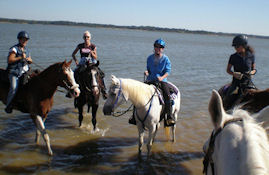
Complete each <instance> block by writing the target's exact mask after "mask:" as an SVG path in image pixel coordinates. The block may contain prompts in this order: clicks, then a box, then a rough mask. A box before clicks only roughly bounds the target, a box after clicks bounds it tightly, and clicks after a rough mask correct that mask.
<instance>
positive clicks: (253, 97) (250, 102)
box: [218, 84, 269, 113]
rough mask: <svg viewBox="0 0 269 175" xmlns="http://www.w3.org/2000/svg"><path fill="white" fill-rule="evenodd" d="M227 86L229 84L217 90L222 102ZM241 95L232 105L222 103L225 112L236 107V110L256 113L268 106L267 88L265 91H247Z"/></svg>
mask: <svg viewBox="0 0 269 175" xmlns="http://www.w3.org/2000/svg"><path fill="white" fill-rule="evenodd" d="M229 86H230V84H226V85H224V86H222V87H221V88H220V89H219V90H218V92H219V94H220V96H221V98H222V100H223V99H224V98H225V96H226V92H227V90H228V88H229ZM241 94H242V95H240V96H238V95H237V96H238V97H236V98H237V100H235V101H234V103H233V104H227V102H225V101H223V105H224V109H225V111H229V110H231V109H232V108H233V107H235V106H237V108H240V109H244V110H247V111H248V112H250V113H257V112H259V111H260V110H262V109H263V108H264V107H266V106H268V105H269V88H268V89H265V90H258V89H247V90H246V91H245V92H241ZM235 96H236V95H235Z"/></svg>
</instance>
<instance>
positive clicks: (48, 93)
mask: <svg viewBox="0 0 269 175" xmlns="http://www.w3.org/2000/svg"><path fill="white" fill-rule="evenodd" d="M71 62H72V60H71V61H69V62H66V61H64V62H60V63H55V64H53V65H51V66H49V67H48V68H46V69H45V70H44V71H42V72H41V73H40V74H38V75H36V76H34V77H32V78H31V79H30V80H29V82H28V83H27V84H25V85H23V86H22V87H19V89H18V92H17V94H16V96H15V98H14V100H13V107H14V109H17V110H19V111H21V112H24V113H29V114H30V116H31V118H32V120H33V122H34V123H35V126H36V128H37V130H36V139H35V141H36V143H37V144H39V139H40V135H41V134H42V136H43V139H44V141H45V143H46V145H47V149H48V154H49V155H53V152H52V150H51V147H50V139H49V135H48V133H47V132H46V129H45V125H44V122H45V120H46V117H47V115H48V113H49V111H50V110H51V108H52V105H53V95H54V94H55V91H56V90H57V87H58V86H61V87H64V88H66V89H67V90H69V91H71V92H72V94H73V95H74V96H76V97H77V96H79V94H80V90H79V88H78V87H79V85H78V84H77V83H76V82H75V79H74V73H73V71H72V70H71V68H70V65H71ZM4 73H5V71H4V70H3V69H2V70H1V71H0V74H4ZM1 77H3V75H1ZM8 91H9V83H8V82H5V81H2V82H1V83H0V100H1V101H2V102H3V103H4V104H6V99H7V94H8Z"/></svg>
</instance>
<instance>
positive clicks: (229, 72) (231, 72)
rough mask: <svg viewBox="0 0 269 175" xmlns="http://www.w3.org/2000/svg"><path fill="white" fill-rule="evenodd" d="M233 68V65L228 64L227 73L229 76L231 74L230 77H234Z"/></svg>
mask: <svg viewBox="0 0 269 175" xmlns="http://www.w3.org/2000/svg"><path fill="white" fill-rule="evenodd" d="M232 66H233V65H231V64H229V63H228V65H227V69H226V72H227V73H228V74H230V75H232V76H233V71H232Z"/></svg>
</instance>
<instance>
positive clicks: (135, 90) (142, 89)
mask: <svg viewBox="0 0 269 175" xmlns="http://www.w3.org/2000/svg"><path fill="white" fill-rule="evenodd" d="M121 81H122V87H123V88H124V89H125V90H126V91H128V93H129V96H131V97H132V100H133V101H135V102H142V103H144V102H145V100H147V98H150V97H151V96H152V92H153V91H154V88H153V87H152V86H150V85H148V84H145V83H142V82H140V81H137V80H133V79H121Z"/></svg>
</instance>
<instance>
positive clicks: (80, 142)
mask: <svg viewBox="0 0 269 175" xmlns="http://www.w3.org/2000/svg"><path fill="white" fill-rule="evenodd" d="M20 30H26V31H27V32H29V34H30V37H31V39H30V40H29V42H28V47H29V49H30V50H31V54H32V59H33V61H34V62H35V63H36V64H37V65H39V66H41V67H43V68H46V67H48V66H49V65H51V64H53V63H55V62H59V61H64V60H65V59H67V60H70V59H71V54H72V52H73V50H74V49H75V47H76V46H77V44H79V43H80V42H83V40H82V34H83V32H84V31H85V30H89V31H90V32H91V33H92V42H93V43H94V44H96V46H97V51H98V57H99V60H100V62H101V66H100V67H101V68H102V70H103V71H104V72H105V73H106V77H105V82H106V85H107V87H108V86H109V84H110V75H111V74H114V75H116V76H117V77H121V78H133V79H136V80H140V81H143V72H144V70H145V67H146V58H147V56H148V55H149V54H151V53H153V42H154V41H155V40H156V39H157V38H163V39H164V40H165V41H166V43H167V47H166V49H165V53H166V55H168V56H169V58H170V60H171V63H172V74H171V75H170V76H169V80H170V81H171V82H173V83H174V84H175V85H176V86H177V87H178V88H179V89H180V91H181V94H182V102H181V110H180V113H179V119H178V122H177V130H176V140H177V142H176V143H171V142H168V141H167V138H166V136H165V133H164V130H163V129H162V128H163V127H161V128H160V130H159V131H158V134H157V137H156V140H155V143H154V144H153V149H152V156H151V158H150V160H146V147H145V146H144V147H143V151H144V152H143V156H142V160H139V159H138V158H137V151H138V146H137V143H138V139H137V138H138V132H137V128H136V126H131V125H128V118H129V116H130V115H131V113H127V114H125V115H124V116H122V117H120V118H114V117H112V116H104V115H103V113H102V107H103V104H104V101H103V100H102V99H101V100H100V105H99V109H98V114H97V123H98V125H97V126H98V128H99V131H97V132H93V131H92V125H91V122H90V121H91V114H86V117H84V121H83V127H82V128H78V127H77V126H78V118H77V110H76V109H74V108H73V100H72V99H68V98H65V97H64V96H65V94H63V93H60V92H56V94H55V96H54V101H55V102H54V106H53V110H52V111H51V112H50V113H49V115H48V118H47V120H46V123H45V125H46V128H47V132H48V133H49V135H50V139H51V146H52V149H53V151H54V156H53V157H49V156H47V150H46V148H45V146H44V142H43V140H42V142H41V146H36V145H35V143H34V138H35V126H34V124H33V123H32V120H31V119H30V117H29V116H28V115H27V114H22V113H20V112H18V111H14V112H13V113H12V114H9V115H7V114H6V113H5V112H4V107H5V106H4V105H3V104H2V103H1V104H0V174H13V173H14V174H63V173H67V174H184V175H187V174H195V175H196V174H202V155H203V153H202V146H203V144H204V142H205V140H206V139H207V138H208V137H209V135H210V132H211V130H212V128H213V127H212V125H211V122H210V118H209V114H208V111H207V106H208V101H209V98H210V96H211V92H212V89H218V88H219V87H220V86H222V85H223V84H225V83H228V82H229V81H231V76H229V75H228V74H227V73H226V65H227V62H228V59H229V56H230V54H232V53H233V52H234V49H233V48H232V47H231V43H232V37H230V36H209V35H198V34H197V35H195V34H179V33H168V32H150V31H139V30H123V29H107V28H88V27H70V26H52V25H29V24H8V23H0V67H3V68H5V67H6V60H7V54H8V50H9V48H10V47H11V46H12V45H14V44H16V43H17V39H16V36H17V33H18V32H19V31H20ZM249 43H250V45H251V46H253V47H254V48H255V51H256V67H257V70H258V72H257V74H256V75H255V77H254V83H255V84H256V85H257V87H259V88H260V89H265V88H268V85H269V78H268V75H269V72H268V67H269V59H268V56H269V40H265V39H257V38H249ZM77 56H78V58H79V55H77ZM72 66H73V68H74V67H75V66H74V63H73V65H72ZM32 67H33V68H36V66H35V65H32ZM126 107H128V105H125V106H123V108H122V109H124V108H126Z"/></svg>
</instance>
